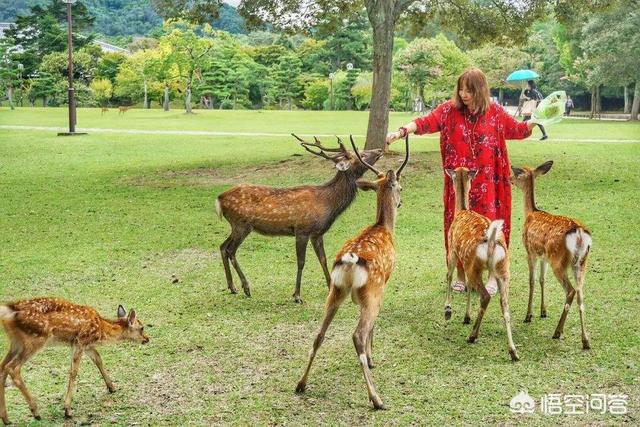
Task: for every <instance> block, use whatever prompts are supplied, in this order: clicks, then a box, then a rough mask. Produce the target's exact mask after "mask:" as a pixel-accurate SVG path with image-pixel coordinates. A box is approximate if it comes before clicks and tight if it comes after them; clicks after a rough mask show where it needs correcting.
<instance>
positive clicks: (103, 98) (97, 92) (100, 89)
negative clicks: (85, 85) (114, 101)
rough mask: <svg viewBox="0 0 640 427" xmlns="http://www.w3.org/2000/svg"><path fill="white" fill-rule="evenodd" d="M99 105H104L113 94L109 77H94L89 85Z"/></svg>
mask: <svg viewBox="0 0 640 427" xmlns="http://www.w3.org/2000/svg"><path fill="white" fill-rule="evenodd" d="M89 87H90V88H91V90H92V91H93V96H94V98H95V99H96V101H97V102H98V104H99V105H101V106H105V105H107V102H109V100H110V99H111V96H112V95H113V85H112V84H111V80H109V79H94V80H93V81H92V82H91V85H89Z"/></svg>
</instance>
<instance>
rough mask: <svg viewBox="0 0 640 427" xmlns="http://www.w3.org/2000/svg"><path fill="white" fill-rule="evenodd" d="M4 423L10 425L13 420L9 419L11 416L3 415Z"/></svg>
mask: <svg viewBox="0 0 640 427" xmlns="http://www.w3.org/2000/svg"><path fill="white" fill-rule="evenodd" d="M2 423H3V424H4V425H6V426H8V425H10V424H11V421H10V420H9V418H5V417H3V418H2Z"/></svg>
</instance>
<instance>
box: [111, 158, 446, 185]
mask: <svg viewBox="0 0 640 427" xmlns="http://www.w3.org/2000/svg"><path fill="white" fill-rule="evenodd" d="M403 160H404V153H403V152H401V151H392V152H391V153H389V154H386V155H385V156H384V157H383V158H382V159H380V160H379V161H378V163H377V164H376V168H377V169H379V170H388V169H392V168H393V169H397V168H398V167H400V164H402V161H403ZM439 168H440V157H439V154H438V153H435V152H430V153H412V154H411V159H410V160H409V164H408V165H407V168H406V170H405V173H406V174H411V173H414V172H418V173H423V172H433V171H435V170H438V169H439ZM334 171H335V169H334V168H333V167H332V165H331V163H330V162H328V161H326V160H322V159H318V158H315V157H311V156H304V155H301V154H294V155H292V156H290V157H288V158H286V159H283V160H278V161H276V162H268V163H263V164H257V165H251V166H247V167H245V168H243V169H237V168H196V169H185V170H165V171H158V172H156V173H155V174H152V175H142V176H137V177H130V178H126V179H124V180H122V184H123V185H127V186H141V187H154V188H175V187H213V186H219V185H237V184H241V183H254V184H261V183H271V182H273V181H274V179H277V177H278V176H286V177H304V178H303V179H302V180H301V181H300V184H303V183H306V184H308V183H314V182H317V183H322V182H325V181H328V180H329V179H331V177H332V176H333V174H334Z"/></svg>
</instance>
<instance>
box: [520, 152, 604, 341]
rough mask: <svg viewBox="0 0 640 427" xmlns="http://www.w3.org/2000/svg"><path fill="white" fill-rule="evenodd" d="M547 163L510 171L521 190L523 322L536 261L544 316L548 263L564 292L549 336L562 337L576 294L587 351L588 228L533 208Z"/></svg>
mask: <svg viewBox="0 0 640 427" xmlns="http://www.w3.org/2000/svg"><path fill="white" fill-rule="evenodd" d="M551 166H553V162H552V161H548V162H546V163H543V164H541V165H540V166H538V167H537V168H535V169H532V168H530V167H526V166H525V167H522V168H516V167H512V168H511V169H512V170H513V176H512V178H511V182H512V183H513V184H515V185H516V186H517V187H519V188H520V189H522V191H523V193H524V214H525V221H524V229H523V232H522V241H523V243H524V246H525V248H526V250H527V262H528V264H529V304H528V306H527V316H526V317H525V319H524V321H525V322H526V323H529V322H531V318H532V317H533V310H532V305H533V288H534V287H535V267H536V262H537V261H538V260H540V278H539V280H540V317H547V307H546V305H545V302H544V282H545V280H544V276H545V274H546V270H547V266H548V265H551V269H552V270H553V274H554V275H555V276H556V278H557V279H558V281H560V283H561V284H562V287H563V288H564V292H565V303H564V310H563V311H562V315H561V316H560V321H559V322H558V326H557V327H556V331H555V333H554V334H553V338H556V339H557V338H560V337H561V336H562V333H563V331H564V323H565V321H566V320H567V314H568V313H569V309H570V308H571V304H572V302H573V297H574V296H575V295H577V297H578V308H579V310H580V324H581V326H582V348H583V349H585V350H588V349H589V348H590V345H589V337H588V336H587V329H586V325H585V314H584V276H585V273H586V270H587V258H588V257H589V251H590V250H591V243H592V241H591V231H589V229H588V228H587V227H585V226H584V225H583V224H582V223H581V222H579V221H578V220H575V219H573V218H569V217H566V216H560V215H553V214H550V213H547V212H545V211H541V210H539V209H538V208H537V207H536V202H535V198H534V195H533V190H534V185H535V179H536V178H537V177H538V176H540V175H544V174H546V173H547V172H549V170H550V169H551ZM569 268H571V270H573V277H574V279H575V283H576V287H575V289H574V288H573V286H572V285H571V281H570V280H569V276H568V274H567V270H569Z"/></svg>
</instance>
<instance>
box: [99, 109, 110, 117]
mask: <svg viewBox="0 0 640 427" xmlns="http://www.w3.org/2000/svg"><path fill="white" fill-rule="evenodd" d="M108 111H109V109H108V108H107V107H102V108H101V109H100V114H101V115H104V113H106V112H108Z"/></svg>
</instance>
